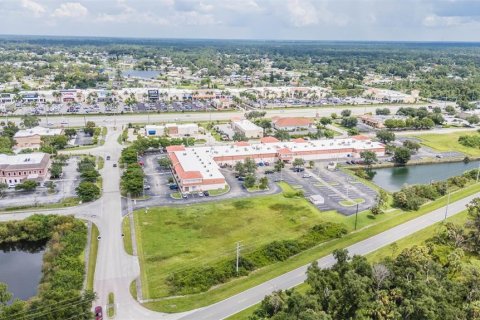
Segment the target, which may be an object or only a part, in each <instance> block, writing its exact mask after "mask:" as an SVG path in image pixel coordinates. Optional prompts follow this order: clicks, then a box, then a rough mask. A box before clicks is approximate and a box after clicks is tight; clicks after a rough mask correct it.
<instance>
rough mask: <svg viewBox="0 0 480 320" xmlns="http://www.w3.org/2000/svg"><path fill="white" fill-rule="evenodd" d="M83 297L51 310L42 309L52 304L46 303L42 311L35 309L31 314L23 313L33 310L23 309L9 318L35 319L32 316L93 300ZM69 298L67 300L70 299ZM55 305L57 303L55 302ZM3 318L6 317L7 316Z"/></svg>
mask: <svg viewBox="0 0 480 320" xmlns="http://www.w3.org/2000/svg"><path fill="white" fill-rule="evenodd" d="M82 299H83V298H81V300H80V301H73V302H69V303H67V304H65V305H63V306H57V307H55V308H53V309H50V310H42V309H45V308H48V307H50V306H51V305H45V306H43V307H41V308H40V310H41V311H38V310H35V312H33V313H31V314H26V315H21V314H25V313H28V312H31V310H24V311H21V312H18V313H15V314H13V315H9V318H10V319H12V318H15V319H19V317H21V318H20V319H23V320H26V319H35V318H32V317H37V316H43V315H47V314H51V313H53V312H58V311H60V310H63V309H65V308H71V307H74V306H77V305H80V304H83V303H86V302H91V301H89V300H90V299H83V300H82ZM69 300H72V299H69ZM69 300H65V301H69ZM61 303H63V302H59V303H56V304H57V305H58V304H61ZM54 305H55V304H54ZM3 319H6V318H5V317H4V318H3Z"/></svg>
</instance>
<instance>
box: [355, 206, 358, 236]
mask: <svg viewBox="0 0 480 320" xmlns="http://www.w3.org/2000/svg"><path fill="white" fill-rule="evenodd" d="M357 221H358V203H357V210H356V211H355V230H357Z"/></svg>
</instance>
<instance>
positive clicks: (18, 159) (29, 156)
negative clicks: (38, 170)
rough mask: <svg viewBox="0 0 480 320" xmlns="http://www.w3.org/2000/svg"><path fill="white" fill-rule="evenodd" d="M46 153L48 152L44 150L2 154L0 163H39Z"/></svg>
mask: <svg viewBox="0 0 480 320" xmlns="http://www.w3.org/2000/svg"><path fill="white" fill-rule="evenodd" d="M45 155H46V153H42V152H38V153H26V154H15V155H7V154H0V165H18V164H39V163H41V162H42V160H43V157H45Z"/></svg>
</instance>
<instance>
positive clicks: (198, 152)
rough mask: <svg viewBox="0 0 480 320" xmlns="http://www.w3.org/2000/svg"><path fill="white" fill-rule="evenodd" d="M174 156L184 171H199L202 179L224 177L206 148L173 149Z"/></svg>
mask: <svg viewBox="0 0 480 320" xmlns="http://www.w3.org/2000/svg"><path fill="white" fill-rule="evenodd" d="M175 156H176V157H177V159H178V161H179V162H180V165H181V166H182V168H183V170H184V171H199V172H200V173H201V175H202V177H203V179H224V176H223V174H222V173H221V172H220V170H219V167H218V165H217V163H216V162H215V161H214V160H213V159H212V156H211V155H210V153H209V152H208V150H207V149H201V148H185V150H184V151H175Z"/></svg>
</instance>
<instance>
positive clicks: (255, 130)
mask: <svg viewBox="0 0 480 320" xmlns="http://www.w3.org/2000/svg"><path fill="white" fill-rule="evenodd" d="M232 129H233V131H235V132H237V133H240V134H244V135H245V137H247V138H261V137H263V129H262V128H260V127H259V126H257V125H256V124H254V123H253V122H251V121H250V120H246V119H244V120H238V121H232Z"/></svg>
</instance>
